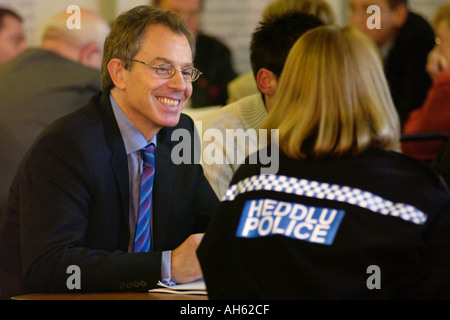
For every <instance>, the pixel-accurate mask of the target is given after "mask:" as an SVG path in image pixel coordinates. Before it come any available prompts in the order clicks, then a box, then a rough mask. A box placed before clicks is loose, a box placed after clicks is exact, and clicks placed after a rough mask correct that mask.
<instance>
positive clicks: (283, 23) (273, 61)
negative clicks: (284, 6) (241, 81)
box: [250, 11, 323, 77]
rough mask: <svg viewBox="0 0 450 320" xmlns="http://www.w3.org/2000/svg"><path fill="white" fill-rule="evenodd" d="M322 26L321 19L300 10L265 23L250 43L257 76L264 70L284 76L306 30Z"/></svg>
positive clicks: (263, 22)
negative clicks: (291, 56)
mask: <svg viewBox="0 0 450 320" xmlns="http://www.w3.org/2000/svg"><path fill="white" fill-rule="evenodd" d="M322 25H323V22H322V21H321V20H319V19H318V18H317V17H315V16H313V15H310V14H306V13H301V12H298V11H291V12H287V13H285V14H282V15H279V16H278V15H273V16H270V17H268V18H266V19H265V20H264V21H261V22H260V23H259V25H258V27H257V28H256V31H255V32H254V33H253V35H252V40H251V43H250V61H251V65H252V70H253V74H254V75H255V77H256V74H257V73H258V71H259V70H260V69H261V68H266V69H268V70H270V71H272V72H273V73H275V74H276V75H277V76H280V74H281V71H282V70H283V66H284V63H285V61H286V58H287V56H288V54H289V51H290V50H291V48H292V46H293V45H294V43H295V42H296V41H297V39H298V38H299V37H300V36H302V35H303V34H304V33H305V32H306V31H309V30H311V29H313V28H315V27H318V26H322Z"/></svg>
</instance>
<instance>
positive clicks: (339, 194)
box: [223, 175, 427, 225]
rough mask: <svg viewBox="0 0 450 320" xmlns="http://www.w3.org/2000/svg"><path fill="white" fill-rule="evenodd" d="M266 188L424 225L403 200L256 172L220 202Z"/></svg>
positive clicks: (420, 214)
mask: <svg viewBox="0 0 450 320" xmlns="http://www.w3.org/2000/svg"><path fill="white" fill-rule="evenodd" d="M258 190H267V191H276V192H284V193H288V194H295V195H299V196H303V197H310V198H316V199H327V200H332V201H338V202H344V203H348V204H351V205H355V206H358V207H360V208H363V209H367V210H370V211H372V212H375V213H380V214H383V215H389V216H393V217H398V218H400V219H403V220H405V221H409V222H413V223H415V224H419V225H421V224H424V223H425V222H426V221H427V215H426V214H425V213H423V212H422V211H420V210H419V209H417V208H415V207H413V206H411V205H408V204H404V203H395V202H392V201H389V200H386V199H383V198H382V197H380V196H377V195H375V194H373V193H370V192H368V191H364V190H361V189H357V188H351V187H347V186H340V185H337V184H329V183H322V182H317V181H310V180H306V179H297V178H293V177H287V176H279V175H257V176H252V177H249V178H246V179H244V180H242V181H240V182H238V183H237V184H235V185H232V186H230V188H229V189H228V191H227V192H226V194H225V196H224V198H223V201H233V200H234V199H235V198H236V197H237V196H238V195H239V194H243V193H246V192H251V191H258Z"/></svg>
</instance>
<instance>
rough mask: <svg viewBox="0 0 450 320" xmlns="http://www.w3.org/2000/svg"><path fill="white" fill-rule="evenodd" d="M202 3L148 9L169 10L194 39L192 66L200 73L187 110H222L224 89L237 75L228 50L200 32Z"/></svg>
mask: <svg viewBox="0 0 450 320" xmlns="http://www.w3.org/2000/svg"><path fill="white" fill-rule="evenodd" d="M204 4H205V1H204V0H152V1H151V5H152V6H154V7H156V8H160V9H165V10H170V11H173V12H175V13H177V14H178V15H179V16H180V17H182V18H183V19H184V20H185V21H186V24H187V25H188V27H189V29H190V30H191V31H192V33H194V35H195V36H196V38H197V45H196V55H195V57H194V63H195V65H196V67H197V68H198V69H200V70H201V71H202V73H203V74H202V76H201V78H200V79H199V80H198V81H197V82H195V83H194V91H193V93H192V98H191V103H190V106H191V107H192V108H201V107H209V106H223V105H225V104H226V103H227V99H228V93H227V85H228V83H229V82H230V81H231V80H233V79H234V78H235V77H236V76H237V73H236V71H235V70H234V67H233V59H232V53H231V51H230V49H229V48H228V47H227V46H226V45H225V44H224V43H223V42H221V41H220V40H219V39H217V38H215V37H213V36H210V35H207V34H205V33H204V32H202V30H201V14H202V11H203V8H204Z"/></svg>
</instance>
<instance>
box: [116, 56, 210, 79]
mask: <svg viewBox="0 0 450 320" xmlns="http://www.w3.org/2000/svg"><path fill="white" fill-rule="evenodd" d="M125 61H130V62H139V63H141V64H143V65H145V66H147V67H150V68H153V69H155V72H156V74H157V75H158V76H159V77H160V78H162V79H171V78H173V76H174V75H175V73H177V71H179V72H181V76H182V77H183V80H184V81H185V82H187V83H192V82H195V81H197V80H198V78H200V76H201V75H202V74H203V73H202V72H201V71H200V70H198V69H197V68H195V67H187V68H184V69H178V68H175V67H174V66H173V65H172V64H170V63H162V64H160V65H159V66H154V65H152V64H150V63H146V62H144V61H141V60H137V59H127V60H125ZM163 66H171V67H172V68H173V70H174V71H173V72H172V74H171V75H170V76H168V77H166V76H163V75H160V74H159V70H161V69H162V68H163ZM188 69H191V70H192V71H193V72H196V78H195V79H194V80H192V79H185V77H184V76H183V71H184V70H188Z"/></svg>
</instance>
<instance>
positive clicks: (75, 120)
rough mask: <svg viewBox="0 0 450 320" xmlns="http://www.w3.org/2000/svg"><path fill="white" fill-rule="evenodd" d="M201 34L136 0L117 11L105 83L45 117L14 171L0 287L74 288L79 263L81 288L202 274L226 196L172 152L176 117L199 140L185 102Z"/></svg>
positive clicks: (142, 285)
mask: <svg viewBox="0 0 450 320" xmlns="http://www.w3.org/2000/svg"><path fill="white" fill-rule="evenodd" d="M194 39H195V38H194V36H193V35H192V33H191V32H190V31H189V29H188V28H187V26H186V24H185V23H184V22H183V20H182V19H181V18H179V17H178V16H177V15H176V14H174V13H170V12H169V11H162V10H158V9H154V8H151V7H149V6H140V7H136V8H134V9H132V10H130V11H129V12H126V13H124V14H123V15H121V16H120V17H118V18H117V20H116V21H115V23H114V25H113V27H112V30H111V33H110V35H109V36H108V38H107V39H106V42H105V51H104V52H105V53H104V57H103V67H102V92H101V93H99V94H98V95H96V96H94V97H93V98H92V99H91V100H90V101H89V102H88V103H87V104H86V105H85V106H83V107H82V108H80V109H79V110H78V111H76V112H74V113H72V114H70V115H68V116H66V117H64V118H61V119H59V120H57V121H56V122H55V123H53V124H52V125H51V126H50V127H48V128H47V129H46V130H45V131H44V132H43V134H41V136H40V137H39V138H38V140H37V141H36V142H35V144H34V145H33V147H32V148H31V149H30V151H29V153H28V154H27V156H26V157H25V159H24V161H23V163H22V165H21V167H20V168H19V170H18V172H17V175H16V178H15V180H14V182H13V185H12V189H11V193H10V197H9V202H8V207H7V210H6V212H4V213H2V217H1V220H0V221H1V225H0V275H1V276H0V288H1V290H2V295H3V298H7V297H10V296H12V295H17V294H21V293H27V292H59V291H67V290H69V289H68V288H67V286H66V280H67V278H68V274H67V270H68V268H69V267H70V266H73V265H75V266H78V267H79V268H80V271H81V291H96V292H98V291H120V290H122V291H146V290H148V289H149V288H152V287H155V286H156V284H157V281H158V280H162V281H163V282H168V283H171V282H175V283H185V282H190V281H193V280H196V279H199V278H201V277H202V273H201V269H200V266H199V263H198V260H197V257H196V254H195V250H196V249H197V247H198V244H199V242H200V241H201V239H202V236H203V234H202V233H203V232H204V230H205V228H206V225H207V224H208V222H209V220H210V215H211V213H212V211H213V210H214V209H215V207H216V205H217V204H218V200H217V197H216V196H215V194H214V192H213V191H212V189H211V187H210V186H209V184H208V182H207V181H206V179H205V177H204V176H203V171H202V168H201V166H200V165H195V164H193V165H175V164H174V163H173V162H172V160H171V157H170V155H171V150H172V149H173V147H174V146H175V144H176V143H177V142H172V141H171V135H172V132H173V131H174V130H176V129H180V128H182V129H184V130H188V131H189V132H190V133H191V137H192V144H191V145H192V146H194V145H195V144H194V141H193V139H194V124H193V121H192V120H191V119H190V118H188V117H187V116H185V115H183V114H181V110H182V109H183V107H184V105H185V104H186V102H187V101H188V100H189V98H190V96H191V94H192V82H193V81H195V80H197V78H198V76H199V75H200V72H199V71H198V70H197V69H195V68H194V66H193V63H192V61H193V55H194V48H195V40H194ZM191 163H198V162H195V161H192V162H191ZM141 183H142V185H141Z"/></svg>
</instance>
